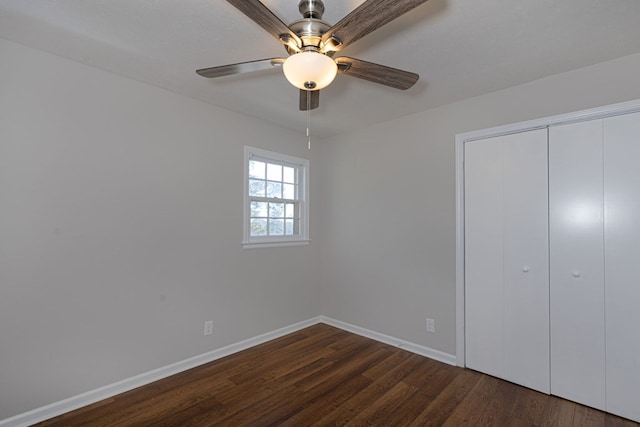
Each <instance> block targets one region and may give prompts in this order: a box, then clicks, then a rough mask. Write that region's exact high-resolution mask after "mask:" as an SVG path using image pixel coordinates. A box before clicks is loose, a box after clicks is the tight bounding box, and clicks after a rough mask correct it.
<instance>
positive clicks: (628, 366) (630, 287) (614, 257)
mask: <svg viewBox="0 0 640 427" xmlns="http://www.w3.org/2000/svg"><path fill="white" fill-rule="evenodd" d="M604 147H605V151H604V168H605V175H604V182H605V193H604V194H605V248H606V250H605V266H606V273H605V279H606V280H605V283H606V285H605V294H606V334H607V346H606V348H607V365H606V375H607V387H606V390H607V410H608V411H610V412H612V413H615V414H618V415H622V416H624V417H627V418H631V419H634V420H636V421H640V278H639V276H638V273H637V268H638V263H639V262H640V167H639V166H638V159H639V158H640V113H635V114H628V115H624V116H618V117H612V118H608V119H605V122H604Z"/></svg>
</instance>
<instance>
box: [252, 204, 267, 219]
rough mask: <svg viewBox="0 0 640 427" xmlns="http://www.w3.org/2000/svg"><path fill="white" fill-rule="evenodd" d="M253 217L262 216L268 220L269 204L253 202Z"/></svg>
mask: <svg viewBox="0 0 640 427" xmlns="http://www.w3.org/2000/svg"><path fill="white" fill-rule="evenodd" d="M251 216H252V217H256V216H261V217H264V218H266V217H267V216H268V215H267V202H251Z"/></svg>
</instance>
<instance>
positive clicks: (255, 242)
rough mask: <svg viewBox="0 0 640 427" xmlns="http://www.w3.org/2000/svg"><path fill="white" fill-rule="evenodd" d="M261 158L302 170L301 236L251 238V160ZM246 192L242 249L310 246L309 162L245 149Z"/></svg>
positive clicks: (269, 152)
mask: <svg viewBox="0 0 640 427" xmlns="http://www.w3.org/2000/svg"><path fill="white" fill-rule="evenodd" d="M254 156H256V157H261V158H264V159H270V160H273V161H275V162H284V163H288V164H291V165H295V166H298V167H300V168H302V170H303V173H302V181H303V182H302V183H300V184H299V191H300V192H301V193H302V194H301V195H300V199H299V200H300V209H301V213H300V222H301V224H300V234H299V235H297V236H259V237H255V236H254V237H251V234H250V227H249V217H250V215H251V214H250V203H249V160H250V159H251V158H252V157H254ZM243 182H244V191H243V196H244V197H243V202H242V203H243V205H244V209H243V212H244V215H243V219H244V221H243V225H242V228H243V239H242V247H243V248H244V249H250V248H269V247H278V246H299V245H308V244H309V243H310V240H309V160H307V159H301V158H298V157H293V156H288V155H286V154H281V153H276V152H273V151H267V150H263V149H260V148H255V147H250V146H248V145H245V147H244V179H243Z"/></svg>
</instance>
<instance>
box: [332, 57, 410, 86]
mask: <svg viewBox="0 0 640 427" xmlns="http://www.w3.org/2000/svg"><path fill="white" fill-rule="evenodd" d="M336 64H338V72H339V73H341V74H346V75H347V76H352V77H357V78H359V79H363V80H368V81H370V82H374V83H378V84H381V85H385V86H390V87H393V88H396V89H402V90H406V89H409V88H410V87H411V86H413V85H414V84H415V83H416V82H417V81H418V79H419V78H420V76H419V75H418V74H416V73H411V72H409V71H404V70H399V69H397V68H391V67H387V66H385V65H380V64H374V63H373V62H367V61H363V60H361V59H355V58H349V57H346V56H343V57H340V58H337V59H336Z"/></svg>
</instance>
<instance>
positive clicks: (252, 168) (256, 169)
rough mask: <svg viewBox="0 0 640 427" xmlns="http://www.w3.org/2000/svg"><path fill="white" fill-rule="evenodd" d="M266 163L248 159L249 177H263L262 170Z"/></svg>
mask: <svg viewBox="0 0 640 427" xmlns="http://www.w3.org/2000/svg"><path fill="white" fill-rule="evenodd" d="M265 167H266V164H265V163H264V162H258V161H256V160H249V177H251V178H259V179H264V178H265V176H264V171H265Z"/></svg>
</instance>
